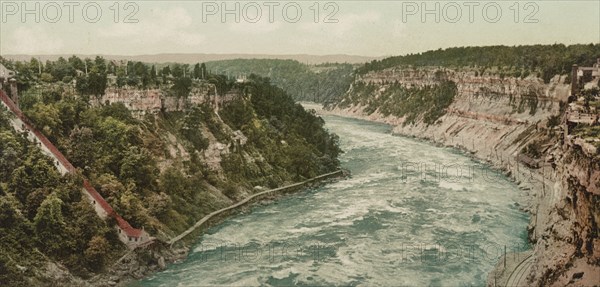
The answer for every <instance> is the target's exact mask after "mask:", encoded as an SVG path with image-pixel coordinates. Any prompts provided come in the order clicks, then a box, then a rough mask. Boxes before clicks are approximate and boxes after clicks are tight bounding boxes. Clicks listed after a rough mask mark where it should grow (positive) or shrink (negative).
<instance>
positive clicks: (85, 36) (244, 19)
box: [0, 0, 600, 56]
mask: <svg viewBox="0 0 600 287" xmlns="http://www.w3.org/2000/svg"><path fill="white" fill-rule="evenodd" d="M115 3H117V2H115V1H95V2H94V1H86V2H83V1H82V2H76V1H69V2H61V1H57V2H39V1H26V2H23V1H5V0H2V1H1V5H0V7H1V11H0V16H1V19H0V25H1V26H0V54H75V53H77V54H117V55H140V54H157V53H244V54H316V55H323V54H352V55H365V56H383V55H398V54H406V53H413V52H421V51H425V50H431V49H438V48H446V47H455V46H473V45H497V44H504V45H517V44H552V43H565V44H570V43H600V1H597V0H592V1H518V2H517V1H466V2H465V1H454V2H451V1H355V0H354V1H319V2H315V1H295V2H292V1H286V2H276V1H254V2H250V1H240V2H237V1H131V2H127V1H121V2H118V3H117V4H115ZM315 3H316V4H315ZM36 5H37V6H36ZM236 5H237V6H236ZM236 7H239V9H236ZM224 10H230V11H231V12H229V14H223V13H222V12H223V11H224ZM425 10H427V11H429V12H427V13H424V11H425ZM117 11H118V13H116V12H117ZM317 11H318V13H317ZM236 17H237V18H239V19H238V20H239V23H236V19H235V18H236ZM36 18H38V19H36ZM436 18H437V19H436ZM115 20H116V21H117V22H118V23H115ZM315 21H316V22H317V23H315ZM54 22H55V23H54ZM126 22H131V23H126Z"/></svg>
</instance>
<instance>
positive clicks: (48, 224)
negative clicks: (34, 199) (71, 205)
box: [33, 194, 66, 256]
mask: <svg viewBox="0 0 600 287" xmlns="http://www.w3.org/2000/svg"><path fill="white" fill-rule="evenodd" d="M62 206H63V201H62V200H60V199H59V198H58V197H57V196H56V195H55V194H51V195H49V196H48V197H47V198H46V199H45V200H44V201H43V202H42V204H41V205H40V207H39V208H38V212H37V214H36V215H35V218H34V219H33V224H34V228H35V233H36V236H37V238H38V244H39V245H40V246H41V247H42V248H43V250H44V251H46V252H47V253H48V254H51V255H54V256H57V255H61V254H62V250H63V241H62V239H63V237H62V234H63V232H64V228H65V226H66V223H65V220H64V217H63V214H62V211H61V210H62Z"/></svg>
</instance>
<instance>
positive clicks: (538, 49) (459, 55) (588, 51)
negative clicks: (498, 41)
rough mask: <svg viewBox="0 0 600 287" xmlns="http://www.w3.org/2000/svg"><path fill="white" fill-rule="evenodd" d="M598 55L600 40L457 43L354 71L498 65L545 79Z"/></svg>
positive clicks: (562, 73) (388, 59)
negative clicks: (497, 44) (472, 44)
mask: <svg viewBox="0 0 600 287" xmlns="http://www.w3.org/2000/svg"><path fill="white" fill-rule="evenodd" d="M597 58H600V44H587V45H585V44H577V45H569V46H565V45H563V44H554V45H529V46H512V47H510V46H486V47H457V48H448V49H444V50H442V49H439V50H434V51H427V52H424V53H418V54H409V55H405V56H395V57H390V58H386V59H383V60H375V61H372V62H371V63H367V64H365V65H364V66H362V67H360V68H358V69H357V73H359V74H366V73H368V72H370V71H379V70H383V69H387V68H391V67H395V66H442V67H484V68H493V67H498V68H501V69H505V70H506V71H507V72H509V73H511V74H512V73H516V72H517V71H518V72H520V73H526V74H530V73H531V74H534V75H536V74H538V73H539V77H540V78H542V79H544V81H545V82H548V81H549V80H550V79H551V78H552V77H553V76H554V75H564V74H568V73H570V71H571V66H572V65H573V64H577V65H579V66H592V64H594V63H595V61H596V59H597Z"/></svg>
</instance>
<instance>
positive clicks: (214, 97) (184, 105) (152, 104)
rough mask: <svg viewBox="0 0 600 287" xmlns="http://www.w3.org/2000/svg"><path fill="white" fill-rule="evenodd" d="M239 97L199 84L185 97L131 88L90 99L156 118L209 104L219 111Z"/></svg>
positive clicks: (107, 92) (208, 85)
mask: <svg viewBox="0 0 600 287" xmlns="http://www.w3.org/2000/svg"><path fill="white" fill-rule="evenodd" d="M238 96H239V92H238V91H236V90H232V91H230V92H227V93H226V94H224V95H219V94H218V93H217V92H216V87H215V85H213V84H208V83H201V84H197V85H195V86H193V87H192V88H191V89H190V92H189V94H188V96H186V97H176V96H174V95H171V94H170V93H169V92H168V91H165V90H163V89H157V88H154V89H145V90H142V89H138V88H133V87H122V88H117V87H109V88H107V89H106V90H105V93H104V95H102V96H101V97H99V98H94V99H92V104H93V105H96V106H97V105H100V104H106V103H109V104H112V103H123V104H124V105H125V106H126V107H127V108H128V109H129V110H130V111H131V112H132V113H133V114H134V115H135V116H138V117H139V116H143V115H145V114H156V113H158V112H159V111H161V110H162V111H165V112H174V111H185V110H186V109H189V108H190V107H192V106H195V105H201V104H206V103H208V104H209V105H211V106H213V107H214V108H215V109H217V110H218V109H219V108H220V107H222V106H223V105H224V104H226V103H227V102H230V101H232V100H233V99H235V98H237V97H238Z"/></svg>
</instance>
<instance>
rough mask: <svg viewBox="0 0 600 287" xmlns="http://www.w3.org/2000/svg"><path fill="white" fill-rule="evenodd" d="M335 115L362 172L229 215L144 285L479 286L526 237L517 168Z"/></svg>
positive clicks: (348, 163) (351, 165) (354, 166)
mask: <svg viewBox="0 0 600 287" xmlns="http://www.w3.org/2000/svg"><path fill="white" fill-rule="evenodd" d="M325 120H326V122H327V127H328V128H329V129H330V130H331V131H332V132H335V133H337V134H338V135H339V136H340V144H341V146H342V148H343V149H344V150H345V153H344V154H343V155H342V156H341V158H340V160H341V162H342V165H343V166H344V167H346V168H348V169H350V170H351V172H352V177H351V178H349V179H347V180H343V181H340V182H336V183H332V184H329V185H327V186H324V187H322V188H319V189H317V190H310V191H306V192H304V193H300V194H296V195H292V196H289V197H285V198H283V199H280V200H279V201H278V202H277V204H274V205H267V206H257V207H255V208H254V209H253V211H252V212H250V213H246V214H241V215H238V216H235V217H233V218H231V219H229V220H226V221H225V222H224V223H223V224H221V225H219V226H216V227H213V228H211V229H210V230H209V231H208V232H207V233H206V234H205V235H203V236H202V237H201V238H199V239H198V243H197V245H196V246H195V247H194V248H193V252H192V253H191V254H190V256H189V257H188V259H187V260H186V261H184V262H182V263H180V264H174V265H171V266H169V267H168V269H167V270H165V271H163V272H161V273H158V274H156V275H155V276H152V277H151V278H148V279H145V280H143V281H140V282H138V283H136V284H137V285H143V286H175V285H179V286H198V285H226V286H232V285H233V286H258V285H266V286H278V285H338V286H339V285H350V286H372V285H382V286H390V285H411V286H413V285H419V286H426V285H429V286H459V285H460V286H471V285H477V286H479V285H485V278H486V276H487V272H489V271H490V270H491V269H492V267H493V265H494V264H495V263H496V260H497V259H498V256H499V254H498V253H497V251H498V250H501V249H503V247H504V246H505V245H506V246H507V248H508V249H509V250H511V251H512V250H514V249H515V248H524V247H525V246H526V234H525V230H526V226H527V220H528V219H527V215H526V214H524V213H521V212H520V211H519V210H518V209H517V208H515V206H514V201H515V199H516V198H518V192H519V190H518V189H517V187H516V186H515V185H514V184H513V183H511V182H509V181H508V180H507V179H506V178H504V177H498V176H497V177H495V178H494V180H490V178H489V177H485V176H482V174H483V173H485V172H490V170H489V169H488V168H487V167H485V166H483V165H482V164H481V163H478V162H475V161H472V160H471V159H469V158H468V157H466V156H464V155H462V154H460V153H458V152H456V151H453V150H451V149H447V148H438V147H434V146H431V145H429V144H427V143H423V142H419V141H416V140H412V139H408V138H402V137H395V136H392V135H391V134H390V127H388V126H385V125H380V124H373V123H369V122H364V121H359V120H353V119H344V118H339V117H325ZM406 163H412V164H415V163H419V164H423V165H424V166H430V167H435V166H450V165H460V166H461V167H462V166H464V167H472V168H474V170H477V172H476V173H474V174H460V173H456V172H455V173H454V177H452V178H447V177H446V178H444V175H445V174H444V172H443V170H442V169H437V170H436V169H435V168H429V169H424V170H417V169H414V170H410V171H407V170H406V168H403V167H406ZM455 170H456V169H454V171H455ZM440 171H441V172H440ZM454 171H453V172H454ZM223 254H225V255H223ZM249 254H254V255H252V256H250V255H249Z"/></svg>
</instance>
